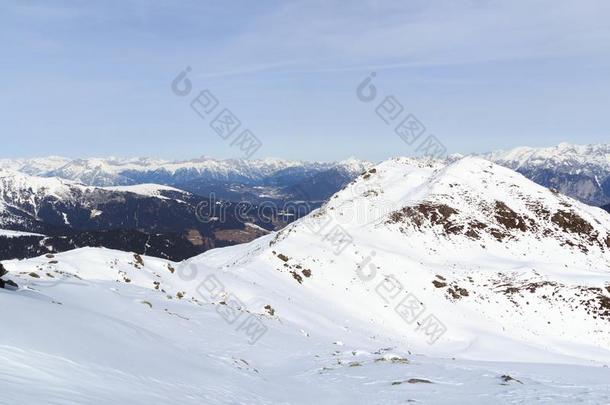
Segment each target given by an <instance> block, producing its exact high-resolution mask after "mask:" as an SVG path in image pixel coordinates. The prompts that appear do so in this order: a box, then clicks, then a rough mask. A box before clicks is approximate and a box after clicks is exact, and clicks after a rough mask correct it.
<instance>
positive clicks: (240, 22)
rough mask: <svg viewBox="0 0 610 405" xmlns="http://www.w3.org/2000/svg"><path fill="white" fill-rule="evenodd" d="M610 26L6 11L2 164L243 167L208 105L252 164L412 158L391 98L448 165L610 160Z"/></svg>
mask: <svg viewBox="0 0 610 405" xmlns="http://www.w3.org/2000/svg"><path fill="white" fill-rule="evenodd" d="M608 21H610V2H608V1H602V0H600V1H593V0H591V1H589V0H583V1H564V0H534V1H508V0H507V1H485V0H471V1H464V0H454V1H449V0H421V1H420V0H414V1H411V0H388V1H373V0H361V1H348V0H343V1H335V0H324V1H313V0H312V1H298V0H297V1H290V2H289V1H265V0H261V1H254V0H252V1H203V0H201V1H169V0H159V1H144V0H121V1H112V0H108V1H65V2H64V1H12V0H3V1H2V2H0V44H1V48H0V50H1V57H0V73H1V76H0V77H1V78H0V83H1V89H2V94H1V95H0V111H2V112H1V113H0V136H1V140H2V141H3V142H2V144H3V148H2V154H1V155H2V157H30V156H45V155H62V156H69V157H88V156H154V157H163V158H170V159H181V158H191V157H197V156H202V155H207V156H214V157H221V158H225V157H239V156H240V155H241V153H240V151H239V150H238V149H237V148H235V147H234V146H231V142H230V140H229V141H226V140H223V139H221V138H220V137H219V136H218V135H217V134H216V133H214V131H213V130H212V129H211V128H210V127H209V122H210V121H211V118H213V117H207V119H202V118H200V117H199V116H198V115H197V114H195V113H194V112H193V110H192V109H191V108H190V106H189V103H190V100H191V99H192V98H193V97H194V96H196V95H197V94H198V92H199V91H200V90H203V89H209V90H210V91H211V92H212V93H213V94H214V95H215V96H216V97H217V99H218V100H219V102H220V107H218V108H223V107H224V108H229V109H230V110H231V111H232V112H233V113H234V114H235V116H237V117H238V118H239V120H240V121H241V123H242V128H248V129H250V130H251V131H252V133H254V134H255V135H256V136H257V137H258V138H259V139H260V140H261V142H262V143H263V146H262V147H261V149H260V150H259V151H258V152H257V153H256V155H255V156H254V157H266V156H275V157H283V158H296V159H307V160H336V159H344V158H347V157H349V156H355V157H359V158H366V159H371V160H381V159H384V158H386V157H389V156H395V155H411V154H413V153H414V148H413V147H412V146H409V145H406V144H405V143H403V142H402V140H401V139H400V138H399V137H398V136H396V134H394V132H393V128H392V127H391V126H388V125H386V124H385V123H384V122H383V121H382V120H381V119H380V118H379V117H378V116H377V115H376V114H375V106H376V103H377V101H381V99H382V97H385V96H387V95H393V96H395V98H396V99H397V100H398V101H399V102H400V103H401V104H402V105H403V106H404V109H405V114H406V113H412V114H414V115H415V116H417V118H418V119H419V120H420V121H421V122H422V123H423V124H424V125H425V126H426V128H427V133H428V134H433V135H435V136H436V137H437V138H438V139H439V140H441V141H442V142H443V143H444V144H445V146H446V147H447V149H448V151H449V152H450V153H453V152H462V153H466V152H483V151H488V150H492V149H500V148H511V147H514V146H520V145H533V146H543V145H553V144H557V143H560V142H564V141H566V142H571V143H593V142H607V140H608V133H609V129H610V114H609V113H608V106H609V105H610V74H609V73H608V72H610V24H609V23H608ZM187 66H190V67H191V68H192V71H191V73H190V74H189V76H188V78H189V79H190V80H191V83H192V86H193V91H192V94H190V95H189V96H186V97H177V96H176V95H174V94H173V93H172V91H171V86H170V85H171V82H172V80H173V79H174V78H175V77H176V76H177V75H178V74H179V73H180V72H181V71H182V70H183V69H184V68H186V67H187ZM373 71H374V72H376V74H377V76H376V78H375V80H374V85H375V87H376V88H377V89H378V92H379V95H380V98H379V100H376V101H375V102H373V103H368V104H367V103H363V102H361V101H360V100H359V99H358V98H357V97H356V88H357V86H358V85H359V83H360V82H362V80H363V79H364V78H365V77H367V75H368V74H369V73H370V72H373Z"/></svg>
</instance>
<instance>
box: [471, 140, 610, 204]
mask: <svg viewBox="0 0 610 405" xmlns="http://www.w3.org/2000/svg"><path fill="white" fill-rule="evenodd" d="M481 157H483V158H485V159H487V160H490V161H492V162H495V163H497V164H500V165H502V166H505V167H508V168H510V169H513V170H516V171H517V172H519V173H521V174H523V175H524V176H525V177H527V178H528V179H530V180H532V181H534V182H536V183H538V184H541V185H543V186H545V187H548V188H554V189H556V190H558V191H559V192H560V193H562V194H565V195H568V196H570V197H573V198H576V199H578V200H580V201H582V202H584V203H587V204H589V205H596V206H601V205H604V204H608V203H610V144H599V145H570V144H567V143H562V144H560V145H558V146H553V147H548V148H530V147H520V148H515V149H511V150H508V151H498V152H491V153H486V154H483V155H481Z"/></svg>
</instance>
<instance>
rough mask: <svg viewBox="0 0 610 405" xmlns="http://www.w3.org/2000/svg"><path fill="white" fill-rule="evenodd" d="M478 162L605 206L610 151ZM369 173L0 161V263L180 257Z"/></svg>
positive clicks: (529, 151) (282, 219)
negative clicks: (102, 253) (116, 252)
mask: <svg viewBox="0 0 610 405" xmlns="http://www.w3.org/2000/svg"><path fill="white" fill-rule="evenodd" d="M481 157H483V158H485V159H487V160H490V161H493V162H496V163H497V164H500V165H502V166H505V167H508V168H511V169H513V170H516V171H517V172H519V173H521V174H523V175H524V176H526V177H527V178H529V179H531V180H533V181H534V182H536V183H538V184H541V185H543V186H545V187H547V188H550V189H554V190H557V191H558V192H560V193H562V194H565V195H568V196H571V197H573V198H576V199H578V200H580V201H582V202H585V203H587V204H590V205H598V206H602V205H603V204H608V203H610V145H585V146H577V145H568V144H561V145H559V146H556V147H551V148H528V147H521V148H516V149H513V150H510V151H499V152H491V153H487V154H484V155H482V156H481ZM461 158H462V157H461V156H457V155H456V156H452V157H450V158H449V160H450V161H455V160H459V159H461ZM370 167H372V164H371V163H370V162H367V161H362V160H356V159H350V160H346V161H342V162H334V163H325V162H303V161H290V160H282V159H263V160H252V161H248V160H219V159H211V158H201V159H195V160H188V161H180V162H170V161H164V160H155V159H148V158H135V159H117V158H108V159H96V158H92V159H67V158H61V157H49V158H37V159H16V160H7V159H5V160H0V229H3V230H5V231H11V232H15V231H18V232H26V233H28V234H27V235H24V234H19V235H18V236H16V234H12V235H10V236H9V235H8V234H7V233H6V232H5V234H4V235H3V234H0V259H3V258H10V257H31V256H35V255H38V254H43V253H48V252H50V253H54V252H59V251H64V250H69V249H73V248H77V247H81V246H105V247H109V248H115V249H122V250H129V251H134V252H138V253H142V254H148V255H151V256H158V257H162V258H168V259H172V260H182V259H185V258H188V257H191V256H194V255H196V254H199V253H201V252H203V251H205V250H208V249H210V248H213V247H219V246H226V245H233V244H237V243H243V242H249V241H251V240H252V239H255V238H257V237H259V236H261V235H263V234H265V233H266V232H269V231H273V230H279V229H281V228H282V227H283V226H285V225H286V224H288V223H290V222H291V221H293V220H294V219H296V218H298V217H299V216H302V215H306V214H308V213H309V211H310V210H311V209H315V208H317V207H319V206H320V205H322V204H323V203H324V202H325V201H327V200H328V198H330V197H331V196H332V195H333V194H335V193H336V192H338V191H339V190H341V189H342V188H344V187H345V186H347V185H348V184H350V182H352V181H353V180H354V179H355V178H357V177H358V176H359V175H361V174H362V173H364V172H366V171H367V170H368V169H369V168H370ZM202 204H203V205H202ZM299 204H300V205H299ZM295 205H299V206H298V208H297V209H296V210H295V209H294V206H295ZM201 206H206V207H208V208H207V210H208V212H207V213H206V215H208V216H210V217H211V218H214V217H218V215H217V214H218V213H217V212H216V211H217V210H219V209H221V210H223V211H224V210H225V209H227V208H229V209H228V211H227V212H228V214H227V215H226V216H224V217H223V219H222V220H220V221H209V222H201V221H200V220H199V219H198V217H197V215H198V214H201V213H200V212H198V211H199V208H200V207H201ZM287 206H290V207H292V208H291V209H292V211H291V210H288V211H287V212H285V210H284V208H285V207H287ZM261 207H265V209H263V210H261ZM246 208H247V209H246ZM605 209H606V210H610V204H609V205H607V206H605ZM244 211H247V212H246V214H245V215H241V214H242V213H243V212H244ZM294 211H298V212H294ZM32 233H33V234H36V235H32Z"/></svg>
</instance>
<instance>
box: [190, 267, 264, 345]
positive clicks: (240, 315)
mask: <svg viewBox="0 0 610 405" xmlns="http://www.w3.org/2000/svg"><path fill="white" fill-rule="evenodd" d="M186 267H188V270H185V268H186ZM196 274H197V266H196V265H195V264H193V263H191V264H189V265H188V266H180V268H178V276H179V277H181V278H183V277H185V275H186V278H183V280H185V281H192V280H193V279H194V278H196ZM196 291H197V294H198V297H199V298H200V299H201V300H202V301H203V302H207V303H209V304H214V305H215V306H216V312H217V313H218V315H220V317H221V318H222V319H223V320H224V321H225V322H226V323H227V324H228V325H235V329H234V330H235V331H236V332H240V333H243V334H245V335H246V337H247V338H248V343H249V344H251V345H254V344H256V342H258V341H259V340H260V339H261V338H262V337H263V336H264V335H265V333H267V330H268V328H267V326H266V325H265V324H264V323H263V321H262V319H261V317H260V316H257V315H256V314H253V313H250V311H248V308H247V306H246V304H244V302H243V301H242V300H241V299H240V298H239V297H238V296H237V295H236V294H234V293H232V292H230V291H229V290H227V288H226V287H225V285H224V284H223V283H222V282H221V281H220V280H219V279H218V277H217V276H216V275H214V274H210V275H208V276H206V277H205V278H204V279H203V281H202V282H201V283H199V285H198V286H197V288H196Z"/></svg>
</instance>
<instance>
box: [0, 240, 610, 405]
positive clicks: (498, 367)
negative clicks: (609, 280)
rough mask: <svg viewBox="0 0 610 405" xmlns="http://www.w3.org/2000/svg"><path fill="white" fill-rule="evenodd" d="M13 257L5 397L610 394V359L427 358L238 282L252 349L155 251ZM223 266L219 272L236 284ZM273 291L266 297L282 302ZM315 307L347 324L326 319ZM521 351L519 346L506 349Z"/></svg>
mask: <svg viewBox="0 0 610 405" xmlns="http://www.w3.org/2000/svg"><path fill="white" fill-rule="evenodd" d="M226 250H233V251H235V248H230V249H226ZM233 253H236V252H233ZM5 265H6V267H7V269H8V270H10V272H11V273H10V278H12V279H13V280H15V281H17V282H18V283H19V284H20V286H21V288H20V290H19V291H6V290H0V307H2V308H4V309H6V310H5V317H6V320H5V322H4V327H3V328H2V334H1V338H0V359H1V360H2V361H0V376H1V377H0V388H1V390H2V396H0V404H7V405H8V404H16V403H20V404H36V403H46V404H98V403H118V404H152V403H166V402H168V401H171V402H178V403H184V404H201V403H210V404H212V403H214V404H216V403H218V404H235V403H241V404H270V403H303V404H305V403H312V402H313V403H345V404H348V403H349V404H354V403H356V404H365V403H380V404H381V403H384V404H393V403H406V402H407V401H409V400H416V401H418V402H421V403H439V404H443V403H447V404H449V403H456V401H457V403H463V402H468V403H489V402H490V401H495V402H500V403H507V402H512V403H532V402H534V401H536V402H547V403H574V402H575V401H577V400H579V401H583V402H588V403H604V402H607V401H608V399H610V388H609V387H608V385H607V381H608V378H610V370H609V369H608V368H602V367H598V366H593V367H591V366H589V367H586V366H578V365H557V364H553V365H550V364H532V363H529V364H528V363H509V362H477V361H469V360H460V359H452V358H448V357H436V358H433V357H428V356H423V355H421V354H419V353H416V352H413V351H410V350H409V349H410V348H409V345H404V344H401V343H400V342H398V341H396V340H395V339H392V338H390V337H387V336H383V335H381V334H378V333H377V331H375V330H374V329H370V330H369V334H367V333H362V331H360V330H358V329H357V328H353V329H352V328H350V327H349V326H348V327H344V326H342V324H344V323H345V324H347V325H350V324H352V322H351V320H350V318H351V317H350V315H349V314H344V313H342V312H341V311H340V310H339V309H336V308H332V307H328V306H325V305H324V303H323V302H318V303H317V305H318V312H319V315H317V314H309V318H310V319H302V320H301V322H300V323H298V324H297V323H295V322H294V321H291V320H290V319H289V318H293V317H294V315H291V314H289V313H284V314H281V313H278V312H279V311H278V312H275V315H273V316H272V315H270V313H269V311H267V310H265V309H264V306H261V305H258V304H257V301H256V300H251V299H249V298H248V295H246V294H242V292H241V291H240V292H239V294H241V295H239V294H236V293H235V292H233V294H236V296H237V297H239V299H241V300H243V301H244V303H247V304H245V305H247V310H248V311H251V313H252V314H254V315H255V316H256V317H257V319H260V320H261V321H262V322H263V323H264V325H265V326H266V328H267V330H266V333H265V334H264V335H263V336H262V337H261V338H260V340H258V341H257V342H256V344H254V345H251V344H249V339H248V336H247V334H246V333H245V332H244V331H238V330H236V329H237V327H238V324H239V323H240V322H241V321H242V320H243V319H240V320H238V321H236V322H235V323H234V324H229V323H228V322H226V321H225V319H224V318H223V316H221V315H220V314H219V313H218V312H217V310H219V311H222V310H223V308H224V307H225V306H224V305H222V304H219V303H211V302H206V300H205V298H206V296H205V295H197V296H195V297H192V296H190V295H188V294H187V295H184V296H182V298H178V296H180V295H181V294H178V293H179V292H182V291H184V290H187V289H189V288H190V287H191V285H192V284H193V283H195V284H197V283H198V281H196V280H190V279H191V273H190V272H188V271H187V270H186V269H185V268H180V267H179V266H178V264H176V263H170V262H166V261H163V260H160V259H156V258H150V257H139V256H135V255H133V254H129V253H123V252H117V251H111V250H105V249H80V250H76V251H73V252H68V253H63V254H60V255H57V256H55V257H41V258H38V259H31V260H28V261H21V262H5ZM172 269H173V271H174V272H173V273H172ZM22 273H25V274H22ZM30 273H33V274H36V275H38V276H39V278H36V277H33V276H32V275H31V274H30ZM49 275H51V276H53V277H55V278H51V277H50V276H49ZM202 276H203V274H197V276H196V279H197V280H200V277H202ZM225 276H228V274H223V275H222V276H219V280H220V279H221V280H222V282H223V283H225V284H227V285H228V284H229V280H230V277H225ZM221 277H222V278H221ZM58 280H61V282H58ZM189 280H190V281H189ZM155 282H158V283H159V284H158V285H159V289H155V287H156V285H157V284H155ZM277 287H281V286H280V285H278V286H277ZM266 295H267V296H268V297H270V298H269V299H268V300H263V301H260V304H262V303H265V302H273V301H272V300H275V297H273V295H268V294H266ZM170 297H171V298H170ZM295 299H296V297H295ZM301 304H302V302H301ZM313 304H315V302H314V303H313ZM245 310H246V309H245ZM286 311H288V310H287V309H286ZM239 312H240V313H241V312H242V311H239ZM295 312H296V311H295ZM246 315H249V314H248V313H247V312H245V311H244V313H243V314H242V317H245V316H246ZM318 316H319V317H331V318H332V317H335V319H337V322H338V323H337V324H336V325H332V324H327V323H323V322H322V323H321V322H320V320H319V319H316V318H317V317H318ZM342 316H345V317H344V318H343V317H342ZM304 325H307V327H306V328H305V329H304V328H303V326H304ZM314 325H317V327H316V328H315V329H314ZM518 349H519V347H518V346H517V345H512V344H511V343H510V342H507V344H505V345H504V346H502V348H501V350H502V351H512V350H518ZM503 376H510V377H512V378H515V379H517V380H519V381H520V382H517V381H512V380H509V381H505V380H504V378H503ZM426 381H429V382H430V383H427V382H426Z"/></svg>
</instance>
